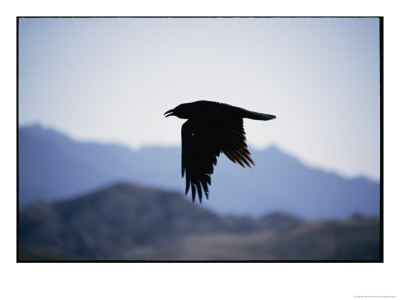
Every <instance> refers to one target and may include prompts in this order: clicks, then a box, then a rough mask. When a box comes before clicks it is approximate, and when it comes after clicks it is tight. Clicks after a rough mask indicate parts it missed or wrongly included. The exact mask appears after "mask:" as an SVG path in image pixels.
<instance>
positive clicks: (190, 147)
mask: <svg viewBox="0 0 400 300" xmlns="http://www.w3.org/2000/svg"><path fill="white" fill-rule="evenodd" d="M164 115H165V117H169V116H176V117H178V118H181V119H187V121H186V122H185V123H184V124H183V125H182V131H181V134H182V177H183V176H184V175H185V173H186V191H185V195H186V194H187V193H188V191H189V188H191V190H192V201H193V202H194V201H195V196H196V191H197V194H198V197H199V200H200V203H201V199H202V196H203V192H204V194H205V196H206V197H207V199H208V193H209V191H208V185H211V174H212V173H213V171H214V165H216V164H217V157H218V156H219V154H220V153H221V152H223V153H225V155H226V156H227V157H228V158H229V159H230V160H231V161H233V162H234V163H239V164H240V165H241V166H242V167H245V165H247V166H248V167H250V168H251V164H253V165H254V162H253V160H252V159H251V156H250V152H249V150H248V149H247V144H246V134H245V132H244V128H243V118H248V119H252V120H261V121H267V120H272V119H275V116H273V115H267V114H262V113H258V112H253V111H248V110H246V109H243V108H240V107H236V106H232V105H229V104H224V103H219V102H214V101H206V100H201V101H196V102H191V103H184V104H181V105H178V106H177V107H175V108H174V109H171V110H169V111H167V112H166V113H165V114H164Z"/></svg>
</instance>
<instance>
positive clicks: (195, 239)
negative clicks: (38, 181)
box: [19, 183, 379, 260]
mask: <svg viewBox="0 0 400 300" xmlns="http://www.w3.org/2000/svg"><path fill="white" fill-rule="evenodd" d="M19 245H20V247H21V248H20V251H19V253H20V260H68V259H72V260H81V259H84V260H97V259H101V260H116V259H118V260H120V259H122V260H125V259H126V260H143V259H144V260H148V259H150V260H160V259H161V260H182V259H190V260H204V259H206V260H243V259H245V260H248V259H260V260H265V259H267V260H269V259H272V260H274V259H344V260H346V259H356V260H358V259H360V260H364V259H378V258H379V223H378V221H377V220H364V219H362V218H361V219H360V220H356V219H355V220H352V221H336V222H322V223H303V222H302V221H301V220H299V219H298V218H295V217H292V216H289V215H286V214H281V213H275V214H271V215H267V216H264V217H262V218H249V217H233V216H231V217H221V216H218V215H216V214H214V213H212V212H210V211H208V210H206V209H205V208H203V207H202V206H200V205H194V204H192V203H191V202H189V201H187V200H186V199H185V198H184V197H183V196H182V195H181V194H180V193H176V192H165V191H160V190H155V189H149V188H143V187H140V186H136V185H132V184H127V183H122V184H116V185H113V186H111V187H108V188H105V189H102V190H100V191H97V192H94V193H90V194H87V195H84V196H81V197H78V198H74V199H70V200H65V201H60V202H54V203H45V202H36V203H33V204H31V205H28V206H27V207H25V208H24V209H23V210H21V211H20V215H19ZM377 251H378V252H377ZM46 255H49V258H47V257H46Z"/></svg>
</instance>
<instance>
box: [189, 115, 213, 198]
mask: <svg viewBox="0 0 400 300" xmlns="http://www.w3.org/2000/svg"><path fill="white" fill-rule="evenodd" d="M196 125H198V124H194V123H193V122H191V121H190V120H188V121H186V122H185V123H184V124H183V125H182V176H184V175H186V191H185V194H187V193H188V191H189V189H191V191H192V200H193V202H194V200H195V197H196V192H197V195H198V198H199V200H200V202H201V200H202V197H203V191H204V195H205V196H206V198H207V199H208V185H210V184H211V174H212V173H213V171H214V165H216V164H217V156H218V155H219V153H220V150H219V149H218V145H216V144H215V142H214V141H213V139H212V134H210V132H209V131H208V130H206V129H205V128H201V127H200V128H199V126H196Z"/></svg>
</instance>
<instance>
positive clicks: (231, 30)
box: [19, 18, 380, 179]
mask: <svg viewBox="0 0 400 300" xmlns="http://www.w3.org/2000/svg"><path fill="white" fill-rule="evenodd" d="M199 99H208V100H214V101H220V102H225V103H229V104H233V105H237V106H242V107H245V108H247V109H250V110H255V111H260V112H264V113H269V114H275V115H276V116H277V119H276V120H273V121H270V122H259V121H250V120H248V121H245V129H246V133H247V138H248V142H249V144H250V145H251V146H255V147H257V148H264V147H267V146H268V145H271V144H275V145H277V146H278V147H280V148H282V149H283V150H285V151H287V152H289V153H291V154H294V155H296V156H297V157H299V158H300V159H301V160H303V161H304V162H306V163H308V164H310V165H313V166H318V167H322V168H325V169H328V170H333V171H338V172H340V173H342V174H345V175H349V176H354V175H359V174H364V175H367V176H369V177H371V178H375V179H377V178H378V177H379V113H380V103H379V20H378V19H377V18H354V19H352V18H321V19H315V18H306V19H298V18H296V19H293V18H282V19H279V18H262V19H259V18H240V19H239V18H229V19H220V18H219V19H176V18H164V19H154V18H142V19H135V18H133V19H126V18H122V19H59V18H56V19H20V21H19V120H20V124H31V123H37V122H39V123H41V124H43V125H45V126H49V127H53V128H56V129H58V130H62V131H64V132H66V133H68V134H70V135H72V136H73V137H76V138H79V139H81V140H98V141H104V142H109V141H112V142H119V143H124V144H127V145H130V146H132V147H135V148H138V147H141V146H143V145H155V144H162V145H180V126H181V124H182V122H183V121H182V120H180V119H177V118H167V119H165V118H164V117H163V113H164V112H165V111H167V110H169V109H171V108H173V107H175V106H176V105H178V104H180V103H183V102H191V101H195V100H199Z"/></svg>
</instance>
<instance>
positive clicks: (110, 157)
mask: <svg viewBox="0 0 400 300" xmlns="http://www.w3.org/2000/svg"><path fill="white" fill-rule="evenodd" d="M251 152H252V156H253V159H254V161H255V163H256V167H253V168H252V169H243V168H241V167H240V166H239V165H235V164H233V163H232V162H230V161H229V160H228V159H227V158H226V157H224V156H223V155H220V157H219V158H218V165H217V166H216V168H215V170H214V174H213V178H212V186H211V190H210V200H209V201H204V202H203V205H204V206H205V207H207V208H209V209H211V210H213V211H215V212H218V213H220V214H224V215H228V214H236V215H253V216H260V215H263V214H266V213H268V212H271V211H277V210H278V211H287V212H289V213H292V214H295V215H299V216H302V217H305V218H310V219H316V218H332V217H345V216H349V215H352V214H354V213H360V214H364V215H379V197H380V194H379V189H380V186H379V184H378V183H376V182H373V181H371V180H369V179H365V178H359V177H357V178H353V179H347V178H343V177H340V176H339V175H337V174H336V173H332V172H327V171H324V170H322V171H321V170H319V169H316V168H314V167H312V168H310V167H308V166H305V165H304V164H303V163H302V162H301V160H299V159H297V158H295V157H292V156H290V155H289V154H287V153H285V152H282V151H281V150H279V148H277V147H276V146H271V147H269V148H267V149H266V150H264V151H258V150H252V149H251ZM19 159H20V163H19V167H20V169H19V175H20V179H19V180H20V181H19V187H20V190H19V195H20V199H19V200H20V205H21V206H24V205H25V204H27V203H29V202H31V201H36V200H38V199H45V200H47V201H52V200H54V199H61V198H66V197H72V196H78V195H79V194H82V193H86V192H89V191H93V190H96V189H99V188H101V187H103V186H106V185H109V184H111V183H115V182H119V181H128V182H135V183H137V184H139V185H141V186H148V187H152V188H161V189H164V190H169V191H173V190H176V191H180V192H183V189H184V180H183V179H182V178H181V176H180V148H178V147H166V148H163V147H157V146H149V147H144V148H142V149H139V150H134V149H130V148H129V147H126V146H123V145H118V144H114V143H113V144H103V143H83V142H78V141H75V140H73V139H71V138H69V137H66V136H65V135H63V134H62V133H60V132H57V131H55V130H52V129H43V127H41V126H30V127H21V128H20V129H19ZM301 204H303V207H302V205H301Z"/></svg>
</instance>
